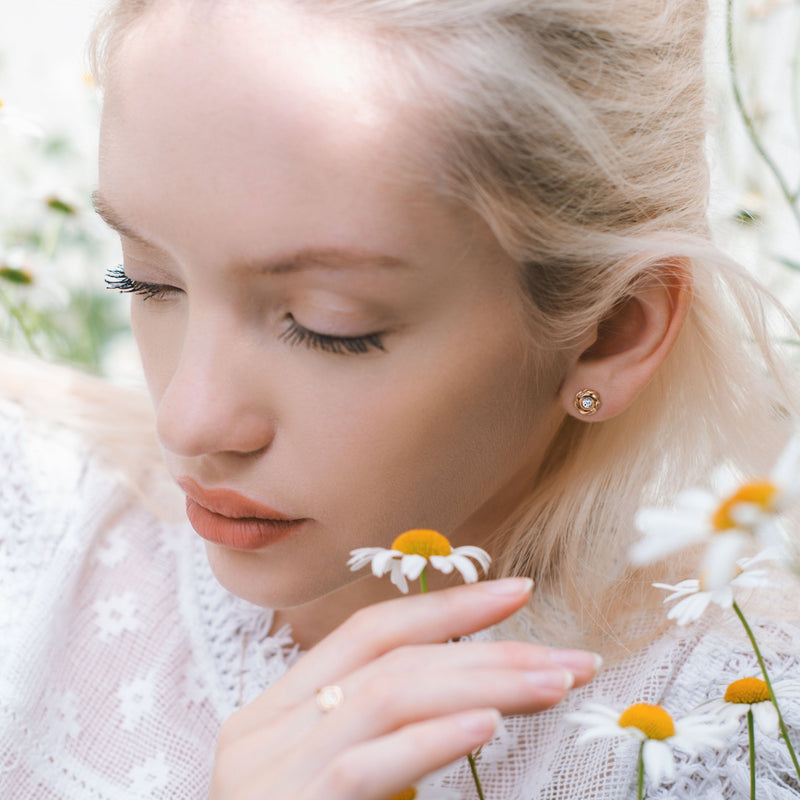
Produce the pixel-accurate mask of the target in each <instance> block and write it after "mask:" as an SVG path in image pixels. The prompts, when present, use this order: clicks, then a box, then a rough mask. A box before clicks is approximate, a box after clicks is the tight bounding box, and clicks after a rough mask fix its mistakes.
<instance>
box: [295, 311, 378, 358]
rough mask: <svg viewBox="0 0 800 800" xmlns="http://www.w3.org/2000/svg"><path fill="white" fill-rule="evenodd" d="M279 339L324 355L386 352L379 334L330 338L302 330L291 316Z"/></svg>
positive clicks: (322, 334)
mask: <svg viewBox="0 0 800 800" xmlns="http://www.w3.org/2000/svg"><path fill="white" fill-rule="evenodd" d="M280 339H281V341H284V342H287V343H288V344H291V345H304V346H305V347H308V348H309V349H310V350H321V351H322V352H324V353H338V354H342V355H346V354H352V355H360V354H361V353H366V352H368V351H370V350H381V351H383V352H386V348H385V347H384V346H383V340H382V338H381V336H380V334H377V333H371V334H369V335H367V336H331V335H330V334H328V333H317V331H310V330H309V329H308V328H304V327H303V326H302V325H299V324H298V323H297V322H296V320H295V319H294V317H292V316H291V315H289V327H288V328H287V329H286V330H285V331H284V332H283V333H282V334H281V335H280Z"/></svg>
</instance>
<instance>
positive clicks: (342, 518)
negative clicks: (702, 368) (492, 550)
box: [98, 3, 688, 800]
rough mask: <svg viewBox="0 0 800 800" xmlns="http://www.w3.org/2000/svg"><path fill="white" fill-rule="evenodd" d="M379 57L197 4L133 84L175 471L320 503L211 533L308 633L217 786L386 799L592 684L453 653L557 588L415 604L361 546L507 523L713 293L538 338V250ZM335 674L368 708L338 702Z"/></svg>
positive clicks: (146, 309) (135, 175)
mask: <svg viewBox="0 0 800 800" xmlns="http://www.w3.org/2000/svg"><path fill="white" fill-rule="evenodd" d="M212 22H213V24H211V23H212ZM376 63H377V61H376V57H375V51H374V49H373V47H372V45H371V44H370V42H369V41H367V40H363V39H361V38H358V37H357V36H356V35H355V34H347V33H345V32H343V31H342V30H339V29H337V28H335V27H332V26H331V24H330V23H324V24H323V23H317V22H312V21H310V20H308V19H305V18H300V17H298V16H296V15H295V13H294V12H291V11H289V10H287V9H285V8H284V7H283V6H279V5H274V6H273V5H271V4H259V6H258V7H254V8H250V7H249V6H248V4H245V3H242V4H237V5H236V10H235V13H227V12H224V11H223V12H219V11H204V12H202V13H195V14H194V15H193V14H192V13H191V12H189V11H188V4H183V3H172V4H167V5H165V6H164V7H163V8H161V9H159V10H158V11H157V12H154V13H151V14H150V15H149V16H148V17H147V18H146V20H145V21H144V23H143V24H142V25H141V26H140V27H139V28H138V29H137V30H135V31H134V35H133V36H132V37H131V38H130V39H129V40H128V41H127V42H126V44H125V46H124V47H123V49H122V50H121V51H120V52H119V53H118V54H117V55H116V57H115V60H114V62H113V69H112V74H111V79H110V83H109V86H108V89H107V95H106V104H105V109H104V118H103V130H102V137H101V162H100V186H99V195H100V199H99V200H98V210H100V211H101V213H102V214H103V215H104V216H105V217H106V218H107V220H108V221H109V222H110V223H111V224H112V225H113V226H115V227H116V228H117V229H118V230H119V231H120V234H121V237H122V243H123V251H124V256H125V265H124V269H125V274H126V275H127V277H128V278H129V279H130V280H132V281H136V282H139V284H144V285H149V286H156V287H157V289H158V292H157V295H156V296H153V297H149V298H146V297H145V296H144V295H134V297H133V302H132V321H133V327H134V332H135V334H136V337H137V342H138V344H139V347H140V350H141V354H142V360H143V364H144V369H145V373H146V376H147V379H148V384H149V387H150V391H151V394H152V397H153V402H154V405H155V409H156V416H157V426H158V434H159V438H160V441H161V443H162V446H163V449H164V454H165V458H166V463H167V466H168V468H169V470H170V472H171V473H172V475H173V477H175V478H176V479H177V478H180V477H185V476H188V477H190V478H192V479H193V480H195V481H197V482H198V483H200V484H202V485H204V486H206V487H209V488H214V487H224V488H228V489H234V490H236V491H237V492H239V493H241V494H243V495H246V496H247V497H250V498H253V499H254V500H257V501H258V502H260V503H264V504H268V505H269V506H271V507H273V508H275V509H279V510H281V511H282V512H284V513H286V514H287V515H289V516H291V517H302V518H305V519H308V520H309V523H308V524H306V525H305V526H304V527H303V529H302V532H301V534H299V535H297V536H294V537H290V538H288V539H285V540H283V541H279V542H276V543H274V544H271V545H270V546H268V547H266V548H264V549H262V550H257V551H248V552H242V551H239V550H232V549H229V548H226V547H223V546H221V545H216V544H210V543H209V544H208V546H207V549H208V556H209V560H210V563H211V565H212V568H213V570H214V572H215V574H216V575H217V577H218V579H219V580H220V582H221V583H222V584H223V585H225V586H226V587H227V588H228V589H230V590H231V591H233V592H234V593H236V594H238V595H240V596H242V597H244V598H246V599H248V600H250V601H252V602H255V603H259V604H262V605H266V606H269V607H271V608H274V609H276V624H283V623H285V622H289V623H291V625H292V629H293V633H294V636H295V639H296V640H297V641H298V642H299V643H300V644H301V646H302V647H303V648H304V649H309V652H308V653H307V655H305V656H304V657H303V658H302V659H301V660H300V661H299V663H298V664H297V666H295V667H294V668H293V669H292V670H290V672H289V673H288V674H287V675H286V676H285V677H284V678H283V679H282V680H281V681H279V682H278V683H277V684H276V685H275V686H273V687H272V688H271V689H270V690H269V691H267V692H265V694H264V695H263V696H262V697H261V698H259V699H258V700H256V701H255V702H254V703H252V704H251V705H250V706H247V707H245V708H243V709H241V710H240V711H239V712H237V713H236V714H235V715H234V716H233V717H232V718H231V719H230V720H228V721H227V722H226V723H225V724H224V726H223V729H222V733H221V735H220V740H219V746H218V752H217V758H216V761H215V767H214V775H213V785H212V797H215V798H226V800H227V799H228V798H258V797H267V796H269V797H292V798H298V799H302V800H312V799H314V800H316V798H320V800H322V798H325V800H331V799H332V798H342V800H344V799H345V798H347V800H382V798H385V797H387V796H389V795H391V794H393V793H394V792H398V791H400V790H402V789H404V788H405V787H407V786H408V785H409V784H411V783H412V782H413V781H414V780H416V779H418V778H420V777H422V776H423V775H425V774H426V773H428V772H430V771H431V770H433V769H435V768H437V767H439V766H442V765H443V764H446V763H448V762H449V761H451V760H453V759H454V758H456V757H458V756H459V755H464V754H466V753H468V752H470V751H471V750H473V749H474V748H475V747H477V746H479V745H480V744H481V743H483V742H485V741H486V740H487V739H488V738H490V737H491V735H492V733H493V731H494V729H495V726H496V722H497V712H499V713H501V714H519V713H533V712H536V711H539V710H542V709H544V708H548V707H550V706H551V705H553V704H555V703H557V702H558V701H559V700H561V699H562V698H563V697H564V695H565V693H566V692H567V691H568V687H569V686H571V685H578V686H579V685H582V684H583V683H585V682H587V681H588V680H590V679H591V677H592V675H593V674H594V671H595V668H596V659H595V658H594V656H593V654H591V653H584V652H582V651H566V652H565V651H558V650H553V649H549V648H545V647H540V646H534V645H531V644H527V643H522V642H515V643H493V644H486V643H481V644H479V643H461V644H458V645H455V646H454V645H449V646H446V647H443V646H441V645H440V643H442V642H446V641H447V640H448V639H450V638H453V637H457V636H461V635H464V634H467V633H470V632H474V631H477V630H480V629H482V628H485V627H487V626H488V625H491V624H494V623H497V622H500V621H501V620H502V619H504V618H506V617H507V616H509V615H510V614H512V613H513V612H514V611H516V610H517V609H519V608H520V607H521V606H522V605H523V604H524V603H525V602H526V600H527V599H528V597H529V594H530V588H531V587H530V582H529V581H527V580H525V579H510V580H508V581H490V582H487V583H486V584H479V585H478V586H471V587H458V588H447V589H444V590H443V591H437V592H432V593H430V594H429V595H426V596H418V597H411V598H399V599H389V598H396V594H397V592H396V590H395V589H394V587H392V586H391V584H390V583H389V581H388V580H383V581H379V580H376V579H374V578H372V577H369V576H367V577H365V576H364V575H363V574H354V573H352V572H350V571H349V570H348V569H347V567H346V561H347V557H348V554H349V552H350V551H351V550H352V549H354V548H356V547H366V546H388V545H389V544H390V543H391V541H392V539H393V538H394V536H395V535H397V534H398V533H400V532H401V531H403V530H405V529H407V528H411V527H431V528H436V529H438V530H441V531H442V532H444V533H445V534H446V535H447V536H448V537H449V538H450V540H451V541H452V543H453V544H454V545H460V544H477V545H481V544H482V543H484V542H485V541H486V539H487V536H488V533H489V532H491V531H492V529H493V527H495V526H497V525H498V524H499V523H500V522H502V520H503V518H504V517H505V515H506V514H507V513H508V512H509V510H511V509H513V508H514V506H515V505H516V504H517V503H518V502H519V501H520V500H521V499H522V498H523V497H524V494H525V492H526V491H527V487H528V486H529V484H530V480H531V476H534V475H535V474H536V470H537V468H538V466H539V465H540V464H541V461H542V459H543V457H544V454H545V452H546V450H547V446H548V444H549V443H550V441H551V440H552V438H553V436H554V435H555V433H556V430H557V428H558V425H559V423H560V422H561V420H562V419H563V417H564V415H565V414H568V413H575V411H574V409H573V408H572V398H573V397H574V394H575V392H576V391H577V390H579V389H582V388H585V387H588V386H590V387H592V388H595V389H596V390H597V391H599V392H600V393H601V394H602V396H603V406H602V409H601V412H600V413H599V414H598V415H596V417H595V418H593V419H595V420H601V419H603V418H607V417H608V416H610V415H612V414H615V413H619V412H620V411H622V410H623V409H624V408H625V407H626V405H627V404H628V403H630V402H631V400H632V399H633V398H634V397H635V396H636V394H637V393H638V392H639V391H640V390H641V389H642V387H643V386H644V385H645V384H646V383H647V381H648V380H649V379H650V377H651V376H652V375H653V373H654V372H655V370H656V369H657V368H658V366H659V364H660V363H661V361H662V360H663V358H664V357H665V356H666V354H667V352H668V351H669V348H670V347H671V344H672V342H673V341H674V338H675V336H676V335H677V332H678V330H679V329H680V324H681V322H682V319H683V316H684V315H685V313H686V308H687V305H688V292H686V291H684V290H683V289H682V288H681V286H680V283H679V282H674V283H673V284H672V286H671V288H669V287H665V286H664V285H662V284H658V285H653V286H652V287H651V288H647V287H645V288H643V289H641V290H640V291H639V292H638V293H637V295H636V296H635V297H632V298H630V300H629V302H628V303H627V304H626V305H625V306H624V307H622V308H621V309H620V310H619V312H618V315H617V316H618V318H617V319H616V320H615V322H616V324H615V325H613V326H604V327H602V328H601V327H598V328H594V329H592V330H587V332H586V337H585V342H584V346H583V347H582V348H580V349H578V350H576V351H575V352H573V353H566V354H565V353H561V354H559V355H558V356H557V357H556V356H547V355H546V354H543V353H541V352H540V351H538V350H536V348H535V347H534V348H532V347H531V343H530V341H529V333H528V332H527V330H526V328H525V325H524V323H523V321H522V316H521V314H522V311H523V308H524V306H523V301H522V296H521V293H520V288H519V283H518V265H517V264H516V263H514V262H513V260H512V259H510V257H509V256H508V255H507V254H506V253H505V252H504V251H503V250H502V248H501V247H500V246H499V244H498V243H497V241H496V240H495V239H494V237H493V235H492V234H491V232H490V230H489V228H488V227H487V226H486V225H485V224H484V223H483V222H482V221H481V220H480V219H479V218H478V217H477V216H476V215H474V214H473V213H472V212H470V211H468V210H467V209H464V208H461V207H458V206H455V205H453V204H452V203H450V202H448V201H445V200H444V199H442V198H441V197H439V196H437V195H436V194H434V193H433V192H432V191H431V189H430V188H429V187H427V186H425V185H423V184H422V183H421V181H420V180H419V179H417V178H414V177H413V173H412V172H411V171H410V170H409V171H407V172H404V171H403V169H402V168H398V167H402V165H403V164H404V163H409V162H408V161H407V159H406V158H405V155H406V154H407V153H408V152H409V151H411V150H413V151H414V152H415V153H416V154H422V155H424V154H425V152H426V148H429V149H430V150H431V151H432V150H433V149H434V146H433V145H432V144H431V143H429V142H427V141H426V140H425V136H424V133H423V131H424V127H425V126H424V124H423V123H424V119H422V120H420V119H415V120H414V122H415V123H416V124H415V125H413V126H410V125H407V124H405V121H406V120H407V119H408V114H409V110H408V109H407V108H406V107H405V106H404V104H403V100H402V99H401V98H402V92H398V93H396V94H395V93H391V92H386V91H384V90H383V88H385V84H383V83H382V82H381V81H379V80H377V79H376V77H375V76H376V69H377V67H376ZM383 77H385V76H383ZM430 155H431V158H433V157H434V156H435V154H434V153H433V152H431V154H430ZM417 163H419V162H417ZM294 326H300V327H301V329H302V330H305V331H313V332H315V333H316V334H319V335H321V336H323V337H327V338H325V341H326V342H327V343H328V349H325V348H320V347H315V346H313V345H311V346H310V345H309V339H308V335H305V334H304V336H305V338H303V339H302V341H298V338H297V336H296V327H294ZM293 330H294V331H295V335H294V337H293V336H292V335H289V332H290V331H293ZM604 331H613V333H609V334H605V333H604ZM342 338H344V340H349V341H350V342H351V343H352V341H353V340H357V341H361V343H362V345H363V350H364V352H357V353H354V352H349V351H348V350H347V349H346V348H344V349H343V345H342V344H341V342H342ZM316 341H319V339H317V340H316ZM336 342H339V344H336ZM376 342H377V343H379V344H376ZM330 349H333V350H334V352H330ZM532 353H533V354H534V355H531V354H532ZM445 585H446V583H445V582H444V581H439V582H438V583H437V582H434V587H435V588H441V587H444V586H445ZM329 683H337V684H339V685H341V686H342V688H343V689H344V692H345V696H346V701H345V703H344V704H343V705H342V706H341V707H340V708H337V709H336V710H335V711H333V712H331V713H330V714H328V715H327V716H323V715H322V712H320V711H319V709H318V708H317V707H316V705H315V702H314V692H315V689H316V688H318V687H320V686H323V685H326V684H329Z"/></svg>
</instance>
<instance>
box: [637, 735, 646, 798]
mask: <svg viewBox="0 0 800 800" xmlns="http://www.w3.org/2000/svg"><path fill="white" fill-rule="evenodd" d="M643 797H644V742H642V743H641V744H640V745H639V764H638V768H637V774H636V800H642V798H643Z"/></svg>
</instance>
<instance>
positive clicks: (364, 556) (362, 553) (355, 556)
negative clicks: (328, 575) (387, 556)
mask: <svg viewBox="0 0 800 800" xmlns="http://www.w3.org/2000/svg"><path fill="white" fill-rule="evenodd" d="M382 551H383V548H382V547H359V548H358V549H356V550H353V551H352V552H351V553H350V558H349V560H348V562H347V566H348V567H350V569H351V570H357V569H361V568H362V567H366V566H367V564H369V563H370V561H372V558H373V556H375V555H377V554H378V553H380V552H382Z"/></svg>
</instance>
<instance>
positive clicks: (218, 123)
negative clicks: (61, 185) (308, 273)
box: [100, 2, 433, 213]
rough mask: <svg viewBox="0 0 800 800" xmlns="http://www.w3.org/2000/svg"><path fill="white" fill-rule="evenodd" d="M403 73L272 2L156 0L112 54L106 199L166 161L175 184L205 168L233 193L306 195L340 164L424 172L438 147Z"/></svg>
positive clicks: (358, 40) (364, 173)
mask: <svg viewBox="0 0 800 800" xmlns="http://www.w3.org/2000/svg"><path fill="white" fill-rule="evenodd" d="M401 84H402V81H400V80H398V75H397V72H396V71H394V70H392V69H390V68H389V66H388V64H387V62H386V60H385V59H384V58H383V56H382V54H381V52H380V48H379V46H378V45H377V43H376V42H374V41H372V40H371V39H370V38H369V37H368V36H366V35H364V34H363V33H360V32H357V31H354V30H350V29H348V28H347V27H344V26H342V25H340V24H338V23H337V24H336V25H333V24H331V23H330V22H324V21H320V20H315V19H310V18H308V17H306V16H305V15H302V16H301V15H300V14H299V13H298V12H297V11H294V10H292V9H289V8H286V7H285V6H283V5H282V4H279V3H271V2H268V3H234V4H232V5H230V6H227V5H225V6H223V5H222V4H217V5H216V6H215V7H214V10H209V9H208V8H205V9H201V10H197V4H191V5H190V4H188V3H185V2H176V3H170V4H166V5H164V6H159V7H158V10H157V11H155V12H149V13H148V14H147V15H146V16H145V17H144V18H143V20H141V21H140V22H138V23H137V24H136V25H135V27H134V28H133V29H132V31H131V32H130V35H129V37H128V38H127V39H126V40H125V41H124V44H123V46H122V47H121V49H120V51H119V52H118V53H117V54H115V57H114V59H113V61H112V65H111V71H110V76H109V81H108V85H107V90H106V101H105V106H104V115H103V128H102V135H101V164H100V168H101V184H105V186H104V187H103V189H104V192H106V191H108V193H109V197H110V199H111V200H112V202H115V198H114V197H111V195H113V193H114V191H115V190H114V187H115V186H125V187H126V189H127V191H128V193H129V194H132V195H135V194H137V193H139V190H141V192H143V193H147V190H148V188H149V186H152V178H153V176H154V175H164V174H166V173H168V174H169V186H170V190H171V191H172V192H174V193H175V195H176V196H177V195H179V194H180V195H183V196H184V197H185V196H186V195H187V194H191V193H192V192H194V191H195V189H196V187H197V183H198V181H202V180H204V179H207V180H213V181H214V183H215V190H216V191H217V192H218V193H219V194H220V195H222V196H229V197H230V198H231V199H233V198H234V197H238V196H242V195H243V194H246V195H248V196H251V197H260V198H262V200H263V201H264V202H266V203H269V202H271V201H272V200H273V199H277V197H278V196H280V197H281V198H282V199H283V200H284V201H285V200H286V195H287V192H291V191H294V192H295V193H297V194H298V195H300V194H303V195H304V197H305V201H306V202H310V201H312V200H311V198H312V193H318V192H320V191H323V192H324V191H326V189H325V187H326V186H329V187H330V190H331V191H334V190H337V189H336V187H335V183H336V181H335V180H332V179H333V178H336V177H337V175H339V174H343V173H347V174H348V175H350V176H351V178H352V180H353V181H357V180H359V178H367V177H369V178H374V177H375V176H376V175H377V176H385V177H386V178H387V180H388V179H390V178H391V177H392V176H396V175H398V174H405V173H407V172H409V170H410V168H411V164H412V161H413V162H414V164H415V168H414V170H413V171H414V172H415V173H416V174H422V170H420V169H419V168H418V167H419V163H420V161H427V160H428V158H427V156H428V155H429V154H431V153H432V152H433V147H432V145H429V144H427V142H426V138H427V137H426V133H425V131H426V125H425V124H424V120H423V118H422V116H421V112H419V111H418V110H415V109H414V108H412V106H411V105H410V104H409V103H408V102H407V101H406V98H407V93H405V91H404V90H405V87H403V86H402V85H401ZM298 164H301V165H302V170H301V171H298V168H297V167H298ZM321 176H328V178H331V180H325V181H323V180H322V179H321ZM338 188H339V189H341V187H338ZM276 192H277V193H278V195H276ZM165 202H166V198H165ZM312 202H313V201H312ZM128 211H129V212H130V211H131V210H130V209H129V210H128ZM134 213H135V212H134Z"/></svg>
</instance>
